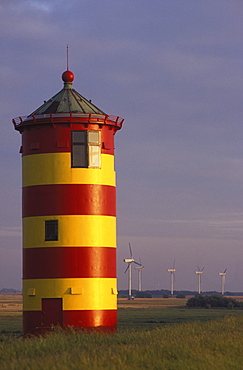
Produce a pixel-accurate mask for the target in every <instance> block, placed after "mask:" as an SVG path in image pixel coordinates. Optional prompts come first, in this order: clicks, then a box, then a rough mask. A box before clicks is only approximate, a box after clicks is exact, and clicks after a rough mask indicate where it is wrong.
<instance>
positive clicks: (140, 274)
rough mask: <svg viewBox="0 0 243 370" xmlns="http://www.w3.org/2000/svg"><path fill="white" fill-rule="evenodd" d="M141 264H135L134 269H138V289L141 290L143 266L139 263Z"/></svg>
mask: <svg viewBox="0 0 243 370" xmlns="http://www.w3.org/2000/svg"><path fill="white" fill-rule="evenodd" d="M140 265H141V266H135V269H136V270H138V291H139V292H141V291H142V270H143V269H144V266H143V265H142V264H141V261H140Z"/></svg>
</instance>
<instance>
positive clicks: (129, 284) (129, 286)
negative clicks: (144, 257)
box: [124, 243, 141, 299]
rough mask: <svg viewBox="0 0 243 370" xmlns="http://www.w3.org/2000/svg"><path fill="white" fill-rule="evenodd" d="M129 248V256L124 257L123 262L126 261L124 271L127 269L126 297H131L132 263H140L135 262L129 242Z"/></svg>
mask: <svg viewBox="0 0 243 370" xmlns="http://www.w3.org/2000/svg"><path fill="white" fill-rule="evenodd" d="M129 250H130V258H125V259H124V262H126V263H127V268H126V270H125V273H126V272H127V271H128V299H132V263H135V264H136V265H139V266H141V265H140V263H138V262H136V261H135V260H134V258H133V256H132V248H131V244H130V243H129Z"/></svg>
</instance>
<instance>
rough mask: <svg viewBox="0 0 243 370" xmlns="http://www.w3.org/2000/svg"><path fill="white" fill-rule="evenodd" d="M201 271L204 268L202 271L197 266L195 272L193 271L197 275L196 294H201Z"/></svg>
mask: <svg viewBox="0 0 243 370" xmlns="http://www.w3.org/2000/svg"><path fill="white" fill-rule="evenodd" d="M203 270H204V267H203V268H202V269H200V268H199V267H198V266H197V271H195V274H197V275H198V294H200V293H201V275H202V273H203Z"/></svg>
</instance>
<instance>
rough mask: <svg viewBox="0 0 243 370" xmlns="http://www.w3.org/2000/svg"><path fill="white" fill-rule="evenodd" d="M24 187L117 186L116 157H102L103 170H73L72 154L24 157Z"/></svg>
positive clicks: (106, 155) (103, 155) (104, 155)
mask: <svg viewBox="0 0 243 370" xmlns="http://www.w3.org/2000/svg"><path fill="white" fill-rule="evenodd" d="M22 172H23V175H22V185H23V187H24V186H31V185H48V184H101V185H110V186H116V173H115V171H114V155H109V154H102V155H101V168H71V154H70V153H47V154H46V153H44V154H33V155H27V156H24V157H23V159H22Z"/></svg>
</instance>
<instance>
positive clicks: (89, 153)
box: [71, 131, 100, 168]
mask: <svg viewBox="0 0 243 370" xmlns="http://www.w3.org/2000/svg"><path fill="white" fill-rule="evenodd" d="M71 157H72V167H74V168H100V132H99V131H72V156H71Z"/></svg>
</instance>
